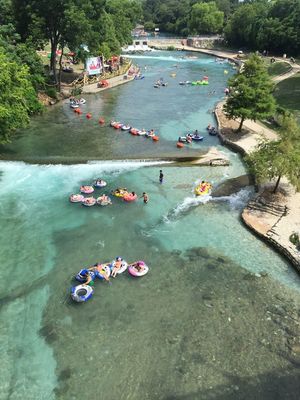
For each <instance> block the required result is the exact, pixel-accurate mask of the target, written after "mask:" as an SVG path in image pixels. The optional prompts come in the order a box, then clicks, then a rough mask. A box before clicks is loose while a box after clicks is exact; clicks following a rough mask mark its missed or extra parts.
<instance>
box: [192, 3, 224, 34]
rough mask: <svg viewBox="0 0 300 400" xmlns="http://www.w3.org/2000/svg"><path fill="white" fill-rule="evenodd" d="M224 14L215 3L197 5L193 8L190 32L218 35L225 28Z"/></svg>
mask: <svg viewBox="0 0 300 400" xmlns="http://www.w3.org/2000/svg"><path fill="white" fill-rule="evenodd" d="M223 23H224V13H223V12H222V11H219V10H218V8H217V5H216V3H215V2H214V1H211V2H209V3H196V4H194V5H193V6H192V11H191V17H190V31H191V32H192V33H196V34H197V33H217V32H220V31H221V30H222V28H223Z"/></svg>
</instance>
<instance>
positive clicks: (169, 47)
mask: <svg viewBox="0 0 300 400" xmlns="http://www.w3.org/2000/svg"><path fill="white" fill-rule="evenodd" d="M167 50H168V51H174V50H176V49H175V47H174V46H168V47H167Z"/></svg>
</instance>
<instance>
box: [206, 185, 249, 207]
mask: <svg viewBox="0 0 300 400" xmlns="http://www.w3.org/2000/svg"><path fill="white" fill-rule="evenodd" d="M252 194H253V188H244V189H241V190H240V191H239V192H237V193H234V194H232V195H230V196H220V197H213V198H212V201H214V202H227V203H228V204H229V205H230V207H231V209H233V210H242V209H243V208H244V207H245V206H246V204H247V203H248V201H249V200H250V197H251V196H252Z"/></svg>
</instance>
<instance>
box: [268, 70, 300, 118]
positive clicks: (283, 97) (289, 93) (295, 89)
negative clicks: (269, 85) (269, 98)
mask: <svg viewBox="0 0 300 400" xmlns="http://www.w3.org/2000/svg"><path fill="white" fill-rule="evenodd" d="M274 96H275V98H276V100H277V102H278V104H279V105H280V106H282V107H285V108H287V109H289V110H291V111H293V112H294V113H295V115H296V117H297V119H298V121H299V123H300V74H299V73H298V74H296V75H294V76H292V77H290V78H288V79H285V80H283V81H282V82H279V83H278V85H277V86H276V88H275V91H274Z"/></svg>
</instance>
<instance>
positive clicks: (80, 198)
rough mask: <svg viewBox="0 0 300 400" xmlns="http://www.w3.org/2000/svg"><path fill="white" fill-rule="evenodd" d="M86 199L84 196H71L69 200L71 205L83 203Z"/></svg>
mask: <svg viewBox="0 0 300 400" xmlns="http://www.w3.org/2000/svg"><path fill="white" fill-rule="evenodd" d="M84 199H85V197H84V196H83V195H82V194H71V196H70V197H69V200H70V202H71V203H81V202H82V201H83V200H84Z"/></svg>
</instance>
